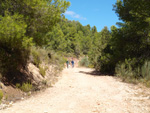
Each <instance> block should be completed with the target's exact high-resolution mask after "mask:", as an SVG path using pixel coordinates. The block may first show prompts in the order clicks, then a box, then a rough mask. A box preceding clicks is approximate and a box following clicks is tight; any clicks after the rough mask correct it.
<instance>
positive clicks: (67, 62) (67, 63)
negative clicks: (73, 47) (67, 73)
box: [66, 60, 69, 68]
mask: <svg viewBox="0 0 150 113" xmlns="http://www.w3.org/2000/svg"><path fill="white" fill-rule="evenodd" d="M66 65H67V68H69V61H68V60H67V61H66Z"/></svg>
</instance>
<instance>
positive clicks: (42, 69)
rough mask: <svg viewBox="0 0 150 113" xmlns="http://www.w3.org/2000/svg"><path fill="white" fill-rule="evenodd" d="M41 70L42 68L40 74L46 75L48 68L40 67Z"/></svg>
mask: <svg viewBox="0 0 150 113" xmlns="http://www.w3.org/2000/svg"><path fill="white" fill-rule="evenodd" d="M39 70H40V74H41V75H42V76H43V77H44V76H45V74H46V70H47V68H46V67H41V66H40V67H39Z"/></svg>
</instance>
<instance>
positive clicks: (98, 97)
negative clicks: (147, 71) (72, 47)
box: [0, 68, 150, 113]
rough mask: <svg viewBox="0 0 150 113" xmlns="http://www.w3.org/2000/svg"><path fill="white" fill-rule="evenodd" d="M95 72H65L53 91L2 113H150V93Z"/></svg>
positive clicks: (51, 89) (1, 112)
mask: <svg viewBox="0 0 150 113" xmlns="http://www.w3.org/2000/svg"><path fill="white" fill-rule="evenodd" d="M91 71H92V69H88V68H69V69H64V70H63V72H62V76H61V77H60V78H59V81H58V82H57V83H56V84H55V85H54V86H53V87H51V88H48V89H47V90H46V91H44V92H41V93H39V94H37V95H35V96H33V97H31V98H29V99H27V100H24V101H19V102H17V103H15V104H13V105H12V107H10V108H7V109H5V110H0V113H150V90H149V89H147V88H144V87H140V86H137V85H132V84H128V83H123V82H121V81H120V80H119V79H117V78H115V77H111V76H97V75H92V74H89V73H90V72H91Z"/></svg>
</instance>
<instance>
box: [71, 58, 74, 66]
mask: <svg viewBox="0 0 150 113" xmlns="http://www.w3.org/2000/svg"><path fill="white" fill-rule="evenodd" d="M71 64H72V68H73V67H74V61H73V59H72V61H71Z"/></svg>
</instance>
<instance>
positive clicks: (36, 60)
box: [31, 49, 41, 67]
mask: <svg viewBox="0 0 150 113" xmlns="http://www.w3.org/2000/svg"><path fill="white" fill-rule="evenodd" d="M31 55H32V57H33V59H32V62H33V64H34V65H36V66H37V67H39V65H40V63H41V59H40V53H39V52H38V51H37V50H35V49H32V52H31Z"/></svg>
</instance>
